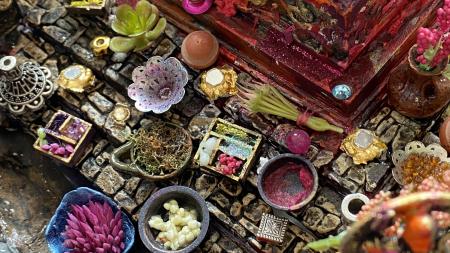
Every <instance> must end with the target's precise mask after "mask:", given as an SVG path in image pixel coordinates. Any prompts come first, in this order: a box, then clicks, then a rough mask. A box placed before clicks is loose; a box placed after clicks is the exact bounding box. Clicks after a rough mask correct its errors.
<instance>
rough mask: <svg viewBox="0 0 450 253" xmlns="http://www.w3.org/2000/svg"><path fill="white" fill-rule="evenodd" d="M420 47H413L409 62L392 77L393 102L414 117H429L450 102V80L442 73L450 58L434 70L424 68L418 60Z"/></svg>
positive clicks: (404, 113) (396, 106)
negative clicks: (417, 49)
mask: <svg viewBox="0 0 450 253" xmlns="http://www.w3.org/2000/svg"><path fill="white" fill-rule="evenodd" d="M416 48H417V46H413V47H411V49H410V50H409V55H408V63H402V64H401V65H399V66H398V67H397V68H395V69H394V71H393V73H392V74H391V75H390V77H389V82H388V85H387V92H388V97H389V103H390V104H391V105H392V106H393V107H394V108H395V109H396V110H397V111H398V112H400V113H401V114H403V115H405V116H408V117H411V118H428V117H431V116H433V115H435V114H436V113H438V112H439V111H440V110H441V109H442V108H443V107H444V106H445V105H446V104H447V103H448V102H449V101H450V80H448V79H447V78H446V77H444V76H443V75H442V72H443V71H444V70H445V67H446V66H447V63H448V59H446V60H444V61H443V62H442V63H441V64H439V65H438V66H436V67H435V68H434V69H433V70H431V71H423V70H421V69H420V68H419V66H418V65H417V63H416V60H415V59H416V56H417V52H416Z"/></svg>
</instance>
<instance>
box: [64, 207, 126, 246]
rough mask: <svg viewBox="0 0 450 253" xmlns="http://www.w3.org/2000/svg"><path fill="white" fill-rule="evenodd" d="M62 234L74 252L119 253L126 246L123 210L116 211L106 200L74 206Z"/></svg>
mask: <svg viewBox="0 0 450 253" xmlns="http://www.w3.org/2000/svg"><path fill="white" fill-rule="evenodd" d="M63 236H64V238H65V240H64V246H65V247H66V248H68V249H70V251H69V252H72V253H85V252H89V253H91V252H92V253H120V252H122V251H123V250H124V248H125V243H124V232H123V230H122V213H121V212H120V210H119V211H117V212H116V213H115V214H114V213H113V210H112V208H111V206H110V205H109V204H108V203H107V202H104V203H103V204H100V203H99V202H93V201H90V202H89V203H88V204H87V205H82V206H80V205H72V213H69V217H68V218H67V225H66V228H65V232H64V233H63ZM69 252H66V253H69Z"/></svg>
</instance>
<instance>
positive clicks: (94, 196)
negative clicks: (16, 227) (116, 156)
mask: <svg viewBox="0 0 450 253" xmlns="http://www.w3.org/2000/svg"><path fill="white" fill-rule="evenodd" d="M90 200H92V201H100V202H102V203H103V202H105V201H106V202H108V203H109V205H110V206H111V207H112V210H113V211H114V212H117V211H118V210H119V208H118V207H117V205H116V203H114V201H112V200H111V199H110V198H108V197H106V196H105V195H104V194H103V193H100V192H98V191H94V190H92V189H90V188H87V187H80V188H77V189H75V190H73V191H70V192H68V193H66V195H64V198H63V199H62V200H61V203H60V204H59V206H58V208H57V209H56V212H55V214H54V215H53V217H52V218H51V219H50V222H49V224H48V226H47V229H46V230H45V238H46V239H47V243H48V248H49V250H50V252H52V253H64V252H68V251H69V249H67V248H66V247H64V245H63V242H64V238H63V237H62V235H61V233H63V232H64V230H65V226H66V224H67V222H66V219H67V217H68V212H69V211H70V206H71V205H73V204H78V205H84V204H87V203H88V202H89V201H90ZM122 226H123V232H124V233H125V241H124V243H125V249H124V250H123V251H122V252H123V253H127V252H128V251H130V249H131V246H133V243H134V235H135V232H134V226H133V223H131V221H130V219H129V218H128V216H127V215H126V214H125V213H124V212H122Z"/></svg>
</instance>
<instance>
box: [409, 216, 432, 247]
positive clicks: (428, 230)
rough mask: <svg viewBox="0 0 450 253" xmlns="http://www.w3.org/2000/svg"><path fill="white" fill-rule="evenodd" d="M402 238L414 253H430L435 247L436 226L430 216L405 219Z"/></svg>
mask: <svg viewBox="0 0 450 253" xmlns="http://www.w3.org/2000/svg"><path fill="white" fill-rule="evenodd" d="M405 223H406V224H405V232H404V233H403V235H402V237H403V238H404V239H405V241H406V243H408V245H409V247H410V248H411V250H412V252H413V253H428V252H429V251H430V250H431V248H432V245H433V237H434V231H435V224H434V221H433V218H432V217H431V216H430V215H428V214H423V215H411V216H408V217H407V218H406V219H405Z"/></svg>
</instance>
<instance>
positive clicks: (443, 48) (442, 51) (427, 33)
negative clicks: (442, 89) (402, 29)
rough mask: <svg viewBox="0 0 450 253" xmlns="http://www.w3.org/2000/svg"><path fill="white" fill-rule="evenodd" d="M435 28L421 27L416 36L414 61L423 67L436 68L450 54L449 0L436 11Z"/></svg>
mask: <svg viewBox="0 0 450 253" xmlns="http://www.w3.org/2000/svg"><path fill="white" fill-rule="evenodd" d="M436 23H437V25H436V28H425V27H421V28H419V30H418V34H417V58H416V61H417V62H418V63H420V64H421V65H423V66H424V67H426V68H428V69H431V68H433V67H436V66H437V65H438V64H439V63H441V62H442V60H444V59H445V58H446V57H448V55H449V54H450V36H449V34H448V32H449V31H450V0H445V1H444V6H443V7H442V8H439V9H438V10H437V19H436Z"/></svg>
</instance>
